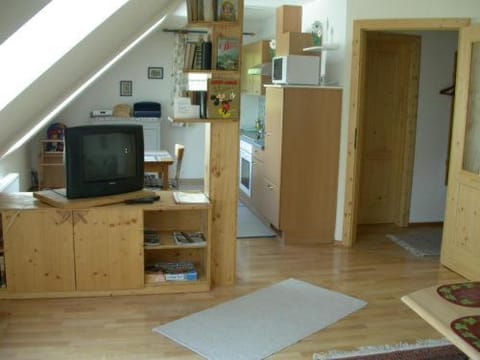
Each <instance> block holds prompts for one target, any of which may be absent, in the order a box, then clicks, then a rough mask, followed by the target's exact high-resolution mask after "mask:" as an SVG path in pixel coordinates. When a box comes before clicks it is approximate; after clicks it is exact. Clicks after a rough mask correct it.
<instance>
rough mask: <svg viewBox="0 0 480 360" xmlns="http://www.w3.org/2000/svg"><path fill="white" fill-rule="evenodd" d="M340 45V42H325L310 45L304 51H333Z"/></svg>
mask: <svg viewBox="0 0 480 360" xmlns="http://www.w3.org/2000/svg"><path fill="white" fill-rule="evenodd" d="M339 47H340V45H338V44H325V45H322V46H310V47H306V48H303V51H306V52H322V51H332V50H338V48H339Z"/></svg>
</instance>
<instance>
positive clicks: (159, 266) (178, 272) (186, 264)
mask: <svg viewBox="0 0 480 360" xmlns="http://www.w3.org/2000/svg"><path fill="white" fill-rule="evenodd" d="M196 280H198V273H197V270H196V269H195V265H194V264H193V263H192V262H190V261H180V262H166V261H159V262H155V263H151V264H149V265H147V266H146V267H145V282H147V283H154V282H165V281H196Z"/></svg>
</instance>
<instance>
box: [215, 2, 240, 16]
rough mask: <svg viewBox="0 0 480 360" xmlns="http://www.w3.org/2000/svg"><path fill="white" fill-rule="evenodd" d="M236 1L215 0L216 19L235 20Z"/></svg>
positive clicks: (236, 14)
mask: <svg viewBox="0 0 480 360" xmlns="http://www.w3.org/2000/svg"><path fill="white" fill-rule="evenodd" d="M237 17H238V1H237V0H217V1H216V20H217V21H237Z"/></svg>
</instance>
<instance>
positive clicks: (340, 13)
mask: <svg viewBox="0 0 480 360" xmlns="http://www.w3.org/2000/svg"><path fill="white" fill-rule="evenodd" d="M346 15H347V1H346V0H317V1H314V2H311V3H308V4H305V5H304V6H303V13H302V32H310V31H311V28H312V24H313V22H314V21H316V20H319V21H321V22H322V24H323V29H324V31H325V32H326V30H327V23H328V28H329V31H328V33H326V34H324V39H323V43H324V44H325V43H329V44H338V46H339V47H338V50H334V51H328V53H327V63H326V75H327V81H328V82H337V83H338V85H340V86H342V84H343V83H344V62H345V30H346V21H347V18H346Z"/></svg>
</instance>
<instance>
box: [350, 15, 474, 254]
mask: <svg viewBox="0 0 480 360" xmlns="http://www.w3.org/2000/svg"><path fill="white" fill-rule="evenodd" d="M470 22H471V20H470V19H469V18H449V19H435V18H432V19H382V20H355V21H354V23H353V39H352V40H353V41H352V74H351V82H350V116H349V122H348V143H347V169H346V176H345V179H346V183H345V205H344V209H345V210H344V216H343V237H342V238H343V239H342V242H343V245H344V246H349V247H350V246H353V245H354V243H355V240H356V228H357V209H358V200H359V185H360V164H361V159H360V155H361V152H360V151H357V150H358V148H357V137H358V134H357V133H358V130H357V129H361V128H362V125H363V124H362V120H363V119H362V114H363V107H364V105H363V104H364V101H365V97H364V91H363V90H364V88H365V80H366V66H365V64H366V62H365V58H366V53H367V49H366V45H367V32H368V31H426V30H437V31H440V30H446V31H458V30H460V29H461V28H463V27H466V26H469V25H470ZM417 96H418V94H417ZM411 156H413V154H411ZM406 158H408V156H407V157H406ZM410 191H411V189H410ZM408 203H409V201H408ZM407 221H408V219H407Z"/></svg>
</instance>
